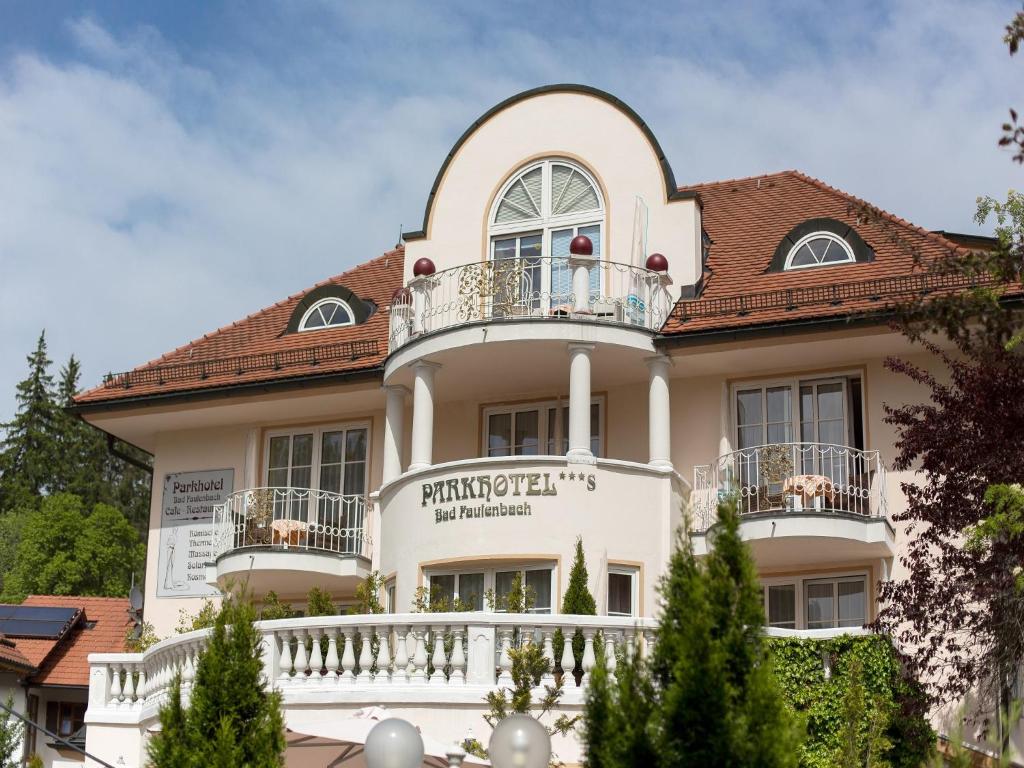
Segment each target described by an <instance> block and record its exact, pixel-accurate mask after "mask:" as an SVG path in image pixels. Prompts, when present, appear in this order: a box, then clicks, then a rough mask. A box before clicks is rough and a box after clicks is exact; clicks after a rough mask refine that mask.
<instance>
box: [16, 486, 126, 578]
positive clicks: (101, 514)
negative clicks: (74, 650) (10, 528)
mask: <svg viewBox="0 0 1024 768" xmlns="http://www.w3.org/2000/svg"><path fill="white" fill-rule="evenodd" d="M144 558H145V548H144V547H143V545H142V542H141V541H139V534H138V532H137V531H136V530H135V528H133V527H132V525H131V523H129V522H128V520H127V519H126V518H125V516H124V515H123V514H122V513H121V512H120V511H119V510H117V509H115V508H114V507H111V506H109V505H107V504H96V505H95V506H94V507H93V508H92V511H91V512H88V513H87V512H86V510H85V506H84V504H83V502H82V500H81V499H80V498H78V497H77V496H72V495H71V494H65V493H60V494H56V495H53V496H47V497H46V498H44V499H43V500H42V503H41V505H40V508H39V510H38V511H36V512H31V513H29V514H28V515H27V517H26V518H25V520H24V522H23V524H22V526H21V539H20V541H19V543H18V548H17V551H16V555H15V562H14V566H13V568H12V569H11V571H10V573H9V574H8V575H7V577H6V578H5V580H4V591H5V592H6V593H7V595H19V596H22V597H23V596H24V595H28V594H50V595H101V596H107V597H116V596H120V595H126V594H128V589H129V588H130V586H131V579H132V574H133V573H137V572H139V571H140V570H141V569H142V567H143V563H144Z"/></svg>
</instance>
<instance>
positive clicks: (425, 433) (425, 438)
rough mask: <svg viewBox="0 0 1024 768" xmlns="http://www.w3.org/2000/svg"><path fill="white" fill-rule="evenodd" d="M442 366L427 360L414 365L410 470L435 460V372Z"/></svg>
mask: <svg viewBox="0 0 1024 768" xmlns="http://www.w3.org/2000/svg"><path fill="white" fill-rule="evenodd" d="M440 367H441V366H440V365H439V364H437V363H431V362H428V361H426V360H420V361H419V362H418V363H416V364H415V365H414V366H413V372H414V373H415V375H416V380H415V382H414V383H413V388H412V456H411V457H410V459H411V460H410V461H409V471H410V472H411V471H413V470H416V469H423V468H425V467H429V466H430V465H431V464H433V462H434V373H435V372H436V371H437V369H438V368H440Z"/></svg>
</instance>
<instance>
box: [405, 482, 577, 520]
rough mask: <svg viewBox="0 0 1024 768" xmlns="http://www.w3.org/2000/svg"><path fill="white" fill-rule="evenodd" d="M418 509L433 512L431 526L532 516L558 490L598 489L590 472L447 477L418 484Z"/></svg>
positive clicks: (555, 494)
mask: <svg viewBox="0 0 1024 768" xmlns="http://www.w3.org/2000/svg"><path fill="white" fill-rule="evenodd" d="M420 487H421V492H422V499H421V502H420V504H421V506H423V507H426V508H429V509H432V510H433V512H434V523H435V524H438V523H450V522H453V521H455V520H482V519H486V518H491V519H495V518H501V517H521V516H529V515H532V514H533V510H534V505H540V504H544V503H545V499H547V498H550V497H551V496H558V493H559V489H561V490H565V489H566V488H569V487H579V488H582V489H583V490H584V491H586V492H591V491H594V490H596V488H597V480H596V478H595V476H594V475H593V474H592V473H589V474H588V473H586V472H576V471H568V470H566V471H559V472H507V473H489V474H483V475H468V476H466V477H450V478H444V479H441V480H435V481H434V482H432V483H422V484H421V486H420Z"/></svg>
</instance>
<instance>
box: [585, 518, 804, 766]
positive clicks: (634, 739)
mask: <svg viewBox="0 0 1024 768" xmlns="http://www.w3.org/2000/svg"><path fill="white" fill-rule="evenodd" d="M660 591H661V599H662V611H661V619H660V623H659V627H658V631H657V634H656V637H655V643H654V649H653V651H652V653H651V661H650V669H649V671H648V670H647V669H645V666H644V664H643V663H642V662H640V661H638V660H631V661H629V662H628V663H627V664H626V665H625V668H624V670H623V672H622V674H621V676H620V680H619V681H618V682H617V683H616V685H615V686H609V685H608V684H607V683H606V682H603V681H602V676H603V674H604V673H603V672H599V673H598V675H597V676H596V678H597V685H596V687H594V683H593V682H592V684H591V685H592V689H591V692H590V694H589V696H588V701H587V708H586V714H585V719H584V722H585V726H584V727H585V732H586V734H587V754H588V758H587V759H588V762H587V765H588V766H590V767H591V768H597V767H598V766H600V767H601V768H604V766H611V765H617V766H641V765H642V766H655V767H656V768H669V766H671V768H690V767H691V766H692V767H693V768H698V767H700V768H703V767H704V766H730V768H748V767H749V768H754V767H755V766H756V768H789V767H791V766H796V764H797V749H796V747H797V745H798V743H799V731H798V728H797V726H796V725H795V723H794V719H793V715H792V713H791V712H789V710H787V708H786V706H785V703H784V702H783V699H782V694H781V692H780V690H779V687H778V684H777V683H776V681H775V678H774V674H773V672H772V665H771V658H770V657H769V655H768V652H767V649H766V647H765V644H764V641H763V636H762V631H761V627H762V626H763V625H764V612H763V609H762V606H761V600H760V589H759V587H758V584H757V579H756V574H755V571H754V565H753V561H752V560H751V557H750V553H749V551H748V549H747V547H746V545H745V544H744V543H743V542H742V540H741V539H740V535H739V516H738V515H737V513H736V508H735V503H734V502H726V503H723V504H722V505H721V506H720V507H719V524H718V526H716V528H715V538H714V548H713V549H712V550H711V552H710V553H709V554H708V556H707V557H706V558H705V559H704V561H703V562H701V561H699V560H698V559H697V558H696V557H695V556H694V554H693V549H692V547H691V545H690V542H689V537H688V536H686V535H685V533H684V534H681V535H680V536H679V541H678V543H677V547H676V550H675V552H674V553H673V555H672V558H671V560H670V562H669V569H668V573H667V574H666V575H665V577H664V578H663V579H662V583H661V586H660ZM618 674H619V673H618V670H617V675H618ZM645 701H650V702H651V704H650V709H649V711H648V712H647V713H646V714H645V712H644V711H642V709H643V707H644V702H645ZM638 710H639V711H638ZM634 721H638V722H640V723H644V724H645V726H643V727H641V726H639V725H636V724H634V725H632V726H630V725H628V723H630V722H634ZM651 745H653V746H651ZM646 750H649V752H650V754H649V755H645V756H644V757H643V758H639V757H636V758H635V757H633V755H634V754H640V753H644V752H645V751H646ZM591 756H593V757H592V758H591Z"/></svg>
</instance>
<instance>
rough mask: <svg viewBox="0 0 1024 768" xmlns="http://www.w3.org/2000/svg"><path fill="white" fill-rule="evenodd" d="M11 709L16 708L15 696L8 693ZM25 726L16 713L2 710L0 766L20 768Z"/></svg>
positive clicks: (1, 767) (0, 718) (0, 714)
mask: <svg viewBox="0 0 1024 768" xmlns="http://www.w3.org/2000/svg"><path fill="white" fill-rule="evenodd" d="M5 703H6V705H7V707H8V708H10V709H13V708H14V697H13V696H11V695H8V697H7V701H6V702H5ZM24 732H25V726H24V725H23V724H22V723H21V721H20V720H18V718H16V717H14V715H9V714H7V713H6V712H0V768H18V766H19V765H20V764H21V760H20V759H19V757H18V753H19V752H20V751H21V737H22V735H23V734H24Z"/></svg>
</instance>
